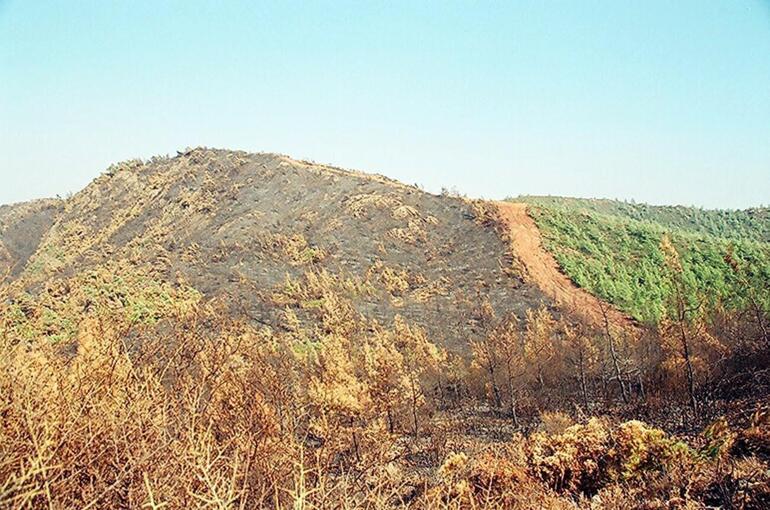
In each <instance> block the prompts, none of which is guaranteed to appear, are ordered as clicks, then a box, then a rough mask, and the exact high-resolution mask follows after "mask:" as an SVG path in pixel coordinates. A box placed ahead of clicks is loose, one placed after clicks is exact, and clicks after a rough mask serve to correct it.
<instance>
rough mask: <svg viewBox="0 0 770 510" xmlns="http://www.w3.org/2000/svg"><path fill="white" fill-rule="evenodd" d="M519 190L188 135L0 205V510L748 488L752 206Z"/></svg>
mask: <svg viewBox="0 0 770 510" xmlns="http://www.w3.org/2000/svg"><path fill="white" fill-rule="evenodd" d="M532 202H533V203H524V202H516V203H511V202H488V201H482V200H468V199H465V198H460V197H455V196H450V195H448V194H442V195H432V194H429V193H425V192H423V191H421V190H420V189H418V188H416V187H412V186H406V185H403V184H401V183H398V182H396V181H393V180H390V179H387V178H385V177H382V176H378V175H371V174H364V173H361V172H356V171H350V170H343V169H339V168H335V167H331V166H325V165H318V164H315V163H310V162H305V161H297V160H293V159H291V158H289V157H286V156H282V155H278V154H248V153H244V152H234V151H226V150H213V149H205V148H199V149H193V150H186V151H184V152H181V153H178V154H177V156H175V157H171V158H169V157H156V158H152V159H151V160H149V161H139V160H136V161H127V162H124V163H119V164H116V165H113V166H111V167H110V168H108V169H107V171H106V172H105V173H104V174H103V175H101V176H100V177H98V178H97V179H95V180H94V181H93V182H92V183H91V184H89V185H88V186H87V187H86V188H85V189H83V190H82V191H81V192H79V193H77V194H75V195H74V196H72V197H70V198H68V199H67V200H65V201H63V202H62V201H37V202H30V203H25V204H16V205H12V206H6V207H2V208H0V243H1V244H0V246H2V257H0V263H2V266H0V268H2V269H4V276H5V278H4V280H3V282H2V284H0V417H1V418H2V419H0V508H25V509H26V508H31V509H36V508H49V509H50V508H55V509H60V508H61V509H65V508H152V509H159V508H212V509H214V508H216V509H220V510H224V509H227V510H236V509H242V508H277V509H290V508H291V509H298V508H302V509H308V510H309V509H318V510H326V509H328V508H350V509H354V508H372V509H389V508H415V509H426V510H427V509H431V510H434V509H440V510H450V509H452V510H455V509H456V510H460V509H466V508H479V509H482V508H501V509H502V508H505V509H522V510H530V509H532V508H542V509H548V510H550V509H559V510H562V509H565V510H566V509H570V510H581V509H584V510H589V509H590V510H601V509H607V510H614V509H617V508H629V509H653V508H655V509H663V508H687V509H704V510H705V509H706V508H741V509H745V510H748V509H765V508H768V506H769V505H770V471H768V462H770V398H769V396H770V371H769V370H768V368H767V367H768V365H769V364H770V358H769V356H770V349H768V346H769V345H770V339H769V338H768V335H767V329H768V327H767V325H768V324H770V322H769V321H768V318H769V317H770V301H769V300H768V294H770V293H769V292H768V289H767V285H766V284H767V281H768V276H770V272H768V268H767V261H768V259H769V258H770V257H768V252H767V249H768V246H767V243H766V242H763V241H760V240H758V239H760V238H761V235H764V234H760V232H764V230H762V228H764V227H763V226H762V225H758V226H757V225H754V224H753V223H751V224H749V223H746V224H745V225H744V227H745V228H743V229H742V230H740V233H739V234H737V235H735V236H732V237H730V238H728V237H727V236H725V237H717V236H716V235H713V234H711V233H708V232H706V230H708V229H712V230H713V232H714V233H718V232H720V231H721V230H720V229H723V227H719V228H716V227H713V226H712V225H711V223H710V221H706V220H703V219H700V218H699V217H698V216H697V214H696V215H695V216H694V217H693V218H694V219H692V221H690V223H687V224H677V225H679V226H676V227H675V226H673V225H674V223H676V222H677V221H679V220H678V219H676V218H675V217H674V216H676V215H672V214H670V213H669V212H665V214H664V213H663V212H661V211H658V210H657V209H656V210H655V211H653V212H652V213H650V215H649V217H647V216H645V217H643V218H642V219H635V218H633V217H631V216H632V213H631V212H629V211H628V210H626V209H625V208H624V207H623V206H620V205H618V204H605V203H603V202H602V203H601V204H602V205H601V210H599V206H591V207H587V208H582V207H578V205H579V204H580V202H579V201H573V200H569V201H566V202H564V203H561V202H560V203H558V204H550V205H549V204H548V203H546V202H538V203H537V204H535V203H534V202H536V200H534V199H532ZM640 210H641V209H640ZM634 211H637V212H638V210H636V209H634ZM633 214H637V213H636V212H634V213H633ZM639 214H641V213H639ZM676 214H679V213H676ZM688 214H689V213H688ZM678 217H679V216H677V218H678ZM681 217H682V218H683V217H687V215H686V214H682V215H681ZM709 217H711V216H709ZM658 220H660V221H658ZM741 221H742V220H741ZM712 230H709V232H711V231H712ZM752 236H753V237H752ZM669 241H670V242H669ZM662 268H666V269H665V272H664V271H663V270H662ZM602 298H605V299H606V300H607V301H609V303H608V302H607V301H604V300H603V299H602ZM612 304H614V305H616V306H612ZM641 420H643V421H641Z"/></svg>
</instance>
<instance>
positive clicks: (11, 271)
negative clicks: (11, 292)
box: [0, 200, 64, 277]
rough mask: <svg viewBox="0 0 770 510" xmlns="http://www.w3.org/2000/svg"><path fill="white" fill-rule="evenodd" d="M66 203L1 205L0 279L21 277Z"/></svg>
mask: <svg viewBox="0 0 770 510" xmlns="http://www.w3.org/2000/svg"><path fill="white" fill-rule="evenodd" d="M63 207H64V204H63V202H62V201H60V200H34V201H32V202H23V203H18V204H11V205H0V276H5V275H6V274H7V275H8V276H10V277H16V276H18V275H19V274H20V273H21V272H22V270H23V269H24V266H25V265H26V264H27V261H28V260H29V258H30V257H31V256H32V254H33V253H34V252H35V251H36V250H37V248H38V246H39V245H40V241H41V239H42V238H43V236H44V235H45V233H46V232H48V229H50V228H51V226H52V225H53V223H54V221H55V220H56V217H57V215H58V214H59V213H60V212H61V210H62V208H63Z"/></svg>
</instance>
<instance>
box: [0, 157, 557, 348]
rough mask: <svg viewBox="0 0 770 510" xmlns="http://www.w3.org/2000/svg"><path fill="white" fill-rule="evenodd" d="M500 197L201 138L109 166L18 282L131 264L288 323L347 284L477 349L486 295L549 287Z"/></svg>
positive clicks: (371, 315) (358, 303) (351, 293)
mask: <svg viewBox="0 0 770 510" xmlns="http://www.w3.org/2000/svg"><path fill="white" fill-rule="evenodd" d="M29 207H31V206H29ZM39 208H40V206H37V209H39ZM37 209H35V210H37ZM47 210H48V209H47ZM50 211H52V212H53V209H50ZM57 211H58V210H57ZM492 211H493V209H490V208H487V209H485V208H484V206H483V205H481V204H480V203H474V202H471V201H467V200H462V199H459V198H453V197H449V196H435V195H431V194H428V193H425V192H423V191H420V190H419V189H417V188H414V187H410V186H405V185H402V184H400V183H397V182H395V181H392V180H389V179H386V178H383V177H380V176H372V175H366V174H362V173H358V172H351V171H345V170H341V169H338V168H332V167H328V166H322V165H316V164H312V163H307V162H301V161H296V160H292V159H290V158H288V157H285V156H280V155H276V154H247V153H243V152H229V151H221V150H208V149H196V150H191V151H188V152H185V153H184V154H180V155H179V156H177V157H174V158H155V159H153V160H151V161H148V162H139V161H129V162H126V163H122V164H118V165H114V166H113V167H111V168H110V169H108V170H107V171H106V172H105V173H104V174H103V175H102V176H100V177H99V178H97V179H96V180H95V181H94V182H93V183H91V184H90V185H89V186H87V187H86V188H85V189H84V190H83V191H81V192H79V193H77V194H76V195H74V196H73V197H72V198H71V199H69V200H68V201H67V202H66V203H65V204H64V205H63V210H62V211H61V212H60V213H59V214H58V215H57V216H56V221H55V223H53V225H52V226H50V229H49V230H48V231H47V232H46V233H45V235H44V236H43V237H42V240H41V241H40V244H39V246H37V247H36V248H37V249H36V250H35V252H34V254H32V255H31V256H30V255H29V253H28V252H30V251H31V248H33V245H32V243H30V244H29V245H28V246H27V247H26V248H27V249H26V251H25V252H24V253H23V257H21V255H20V257H21V258H20V260H22V259H24V260H26V258H29V261H28V263H27V264H26V267H25V269H24V270H23V271H21V272H19V271H18V267H19V266H17V270H16V271H15V272H14V275H15V277H16V280H15V281H14V288H17V289H24V290H26V291H28V292H30V293H32V294H36V293H39V292H40V291H41V290H44V289H45V288H46V286H48V287H50V286H51V283H52V282H53V281H56V280H61V279H67V278H74V277H76V276H77V275H82V274H85V273H87V272H89V271H94V270H98V269H100V268H101V269H105V268H118V267H119V268H120V270H119V271H114V270H112V269H110V270H109V271H108V272H117V273H119V274H120V275H121V277H122V278H123V279H124V280H126V279H128V275H129V274H135V275H138V276H137V278H139V279H138V280H137V282H139V281H143V280H148V281H151V282H154V284H164V285H165V284H172V285H175V286H179V285H186V286H189V287H191V288H192V289H195V290H196V291H197V292H199V293H201V294H202V296H203V297H204V298H205V299H207V300H208V299H219V300H221V301H224V302H226V303H227V304H228V306H229V308H230V310H231V311H232V313H236V314H245V315H246V316H247V317H249V318H251V319H252V320H254V321H256V322H257V323H260V324H264V325H269V326H271V327H273V328H285V327H287V325H286V323H285V321H286V320H287V319H286V310H287V309H288V310H290V311H291V312H292V316H294V315H296V317H297V319H298V320H300V321H301V322H302V323H305V324H314V323H315V321H316V320H317V319H318V317H319V316H320V314H322V313H323V304H324V299H326V297H325V295H327V294H329V293H335V294H339V295H341V296H344V297H345V299H350V301H351V303H352V304H353V306H354V308H355V312H356V313H358V314H361V315H362V316H364V317H366V318H367V319H371V320H376V321H378V322H380V323H384V324H390V323H392V322H393V320H394V318H395V316H396V315H400V316H402V317H404V318H406V319H408V320H409V321H411V322H414V323H415V324H418V325H420V326H421V327H423V328H425V329H426V330H427V331H428V332H429V334H430V336H431V338H433V339H435V341H437V342H438V343H440V344H441V345H445V346H449V347H451V348H452V349H455V350H464V349H465V350H467V345H468V343H469V340H470V337H471V336H472V335H474V334H475V333H474V332H475V330H476V327H477V325H476V323H474V322H473V320H472V310H473V309H474V307H476V305H477V303H478V302H479V301H480V300H482V299H483V300H488V301H489V303H490V304H491V305H492V307H493V308H494V309H495V310H496V311H497V312H499V313H501V314H502V313H510V312H514V313H516V314H518V316H519V317H520V318H522V319H523V317H524V314H525V312H526V310H527V309H529V308H532V307H536V306H538V305H539V304H540V303H541V302H546V301H547V299H545V298H544V296H543V294H542V293H541V292H540V291H539V290H538V289H537V287H535V286H533V285H529V284H527V283H525V282H524V281H523V280H522V279H521V278H520V276H519V275H517V274H516V273H515V271H514V264H513V257H512V255H511V253H510V249H509V247H508V246H507V244H506V242H505V241H504V239H503V238H502V237H501V235H500V232H499V231H498V230H497V229H496V224H495V220H494V217H493V216H491V214H492ZM45 219H46V220H48V221H49V223H50V221H51V219H52V215H51V214H49V215H47V216H45ZM30 221H31V220H30ZM38 223H40V224H41V227H42V226H48V225H42V221H39V222H38ZM40 232H42V230H35V233H37V234H38V237H39V234H40ZM12 233H13V232H11V231H9V234H12ZM12 241H13V238H9V243H10V242H12ZM137 285H138V286H140V287H147V285H148V284H143V285H140V284H139V283H137ZM327 297H328V296H327ZM479 327H482V328H483V325H480V326H479ZM57 334H58V333H57Z"/></svg>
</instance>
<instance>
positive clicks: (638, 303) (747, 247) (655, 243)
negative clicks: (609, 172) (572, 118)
mask: <svg viewBox="0 0 770 510" xmlns="http://www.w3.org/2000/svg"><path fill="white" fill-rule="evenodd" d="M511 200H512V201H516V202H525V203H527V204H529V205H530V207H529V213H530V215H531V216H532V217H533V219H534V220H535V222H536V223H537V226H538V228H539V229H540V231H541V232H542V235H543V237H544V239H545V245H546V247H547V249H548V250H549V251H551V252H552V253H553V255H554V256H555V257H556V259H557V260H558V262H559V265H560V266H561V268H562V270H563V271H564V272H565V273H566V274H567V275H568V276H569V277H570V278H571V279H572V280H573V281H574V282H575V283H577V284H578V285H579V286H581V287H583V288H585V289H586V290H588V291H590V292H592V293H594V294H595V295H597V296H599V297H601V298H603V299H605V300H607V301H609V302H611V303H613V304H615V305H617V306H618V307H619V308H621V309H622V310H624V311H626V312H627V313H629V314H631V315H632V316H634V317H635V318H637V319H638V320H641V321H644V322H648V323H654V322H656V321H657V320H659V319H660V318H661V316H662V315H663V313H664V306H665V300H666V296H667V295H668V294H669V292H668V285H667V282H666V281H665V278H664V275H663V271H662V265H663V254H662V252H661V250H660V243H661V240H662V238H663V236H668V237H669V238H671V240H672V242H673V243H674V245H675V246H676V247H677V248H678V250H679V251H680V254H681V256H682V262H683V265H684V269H685V272H686V275H687V278H688V281H689V282H690V286H689V287H690V289H691V290H692V292H693V296H691V297H692V299H693V300H697V299H699V298H698V297H696V294H698V295H701V297H704V296H708V297H709V298H710V299H712V300H717V299H719V300H725V304H726V305H727V306H730V304H731V303H730V301H731V300H733V301H734V300H741V299H745V297H746V296H745V292H747V290H744V291H743V292H739V291H738V290H737V289H736V288H737V287H739V286H743V283H741V281H743V280H745V281H746V282H748V284H749V285H750V289H749V290H750V291H751V292H754V293H755V294H757V295H758V296H759V297H760V298H761V299H765V300H768V299H770V291H769V290H768V282H770V244H769V243H768V239H770V213H768V209H766V208H760V209H750V210H745V211H709V210H702V209H697V208H691V207H678V206H677V207H660V206H649V205H645V204H629V203H625V202H618V201H613V200H594V199H577V198H562V197H531V196H524V197H518V198H515V199H511ZM728 253H730V254H732V256H734V257H735V259H736V260H737V261H738V263H739V266H740V268H741V272H742V274H736V272H735V268H734V267H733V266H731V265H730V264H729V263H728V261H726V256H727V255H728ZM739 280H740V281H739ZM735 304H736V305H739V303H735Z"/></svg>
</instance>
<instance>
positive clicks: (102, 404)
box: [0, 272, 770, 509]
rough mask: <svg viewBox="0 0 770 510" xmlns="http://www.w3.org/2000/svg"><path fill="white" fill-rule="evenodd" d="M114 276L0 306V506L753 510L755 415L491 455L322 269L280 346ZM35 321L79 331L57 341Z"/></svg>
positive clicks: (549, 431) (429, 379) (417, 351)
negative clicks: (309, 303)
mask: <svg viewBox="0 0 770 510" xmlns="http://www.w3.org/2000/svg"><path fill="white" fill-rule="evenodd" d="M118 280H119V281H116V279H115V278H110V277H109V275H108V274H94V275H90V276H89V277H88V278H85V279H82V278H81V279H77V278H75V279H72V280H68V281H62V282H60V285H58V286H51V287H50V288H49V289H47V290H46V293H45V294H44V295H43V298H41V299H42V301H36V300H34V299H32V298H28V299H27V301H26V302H25V303H21V304H20V303H18V302H15V303H14V304H13V305H10V306H8V305H4V306H3V307H2V314H0V317H1V318H2V322H0V326H1V327H2V334H1V335H0V416H2V418H3V419H2V421H1V422H0V507H3V508H6V507H7V508H53V509H60V508H61V509H64V508H150V509H158V508H218V509H235V508H287V509H288V508H294V509H297V508H302V509H316V508H317V509H321V508H375V509H376V508H393V507H413V508H429V509H432V508H436V509H455V508H456V509H460V508H551V509H559V508H618V507H628V508H704V507H705V505H706V504H712V503H714V502H716V503H717V504H725V502H729V503H730V504H731V505H733V506H732V507H733V508H763V505H766V504H768V502H770V489H769V488H768V480H769V477H768V473H767V469H768V467H767V464H766V462H764V461H762V460H761V459H762V458H763V457H762V455H763V452H765V453H766V452H767V448H768V444H769V438H768V434H767V430H768V428H767V416H766V414H764V413H762V412H758V413H756V414H755V416H754V417H753V419H752V420H751V423H750V424H749V425H748V427H747V428H746V429H744V430H732V429H731V428H730V427H729V425H728V424H727V422H724V421H722V422H718V423H716V424H714V425H713V426H712V427H710V428H709V429H708V430H707V431H706V433H705V435H704V436H703V438H702V439H701V440H697V441H695V442H694V443H693V445H687V444H685V443H683V442H681V441H678V440H676V439H674V438H671V437H670V436H668V435H667V434H665V433H664V432H663V431H661V430H658V429H655V428H652V427H649V426H647V425H645V424H643V423H641V422H636V421H631V422H626V423H621V424H613V423H612V422H610V421H607V420H603V419H597V418H593V419H590V420H588V421H587V422H584V423H577V424H573V423H572V421H571V419H570V418H569V417H567V416H566V415H564V414H561V413H555V412H552V413H545V414H544V415H543V427H542V431H540V432H536V433H534V434H532V435H531V436H529V437H524V436H521V435H519V434H514V435H512V436H508V438H507V439H504V440H502V441H499V440H496V441H494V442H491V443H490V442H488V440H486V439H484V438H483V437H478V436H474V435H468V434H467V432H466V430H465V429H464V427H466V426H467V421H468V420H467V419H465V418H457V419H455V418H452V416H453V412H452V411H450V412H439V413H437V412H436V407H437V406H438V405H439V404H440V401H439V397H438V395H437V392H436V388H437V387H438V386H437V384H439V385H443V386H444V388H447V387H448V386H449V385H450V383H451V381H450V378H449V375H450V374H449V373H447V374H444V375H442V374H441V367H442V366H445V365H448V362H447V361H445V356H446V355H445V354H444V353H443V352H442V351H441V350H440V349H438V348H437V347H436V346H435V345H433V344H432V343H431V342H430V341H429V340H428V339H427V338H426V336H425V334H424V332H423V331H421V330H420V329H419V328H415V327H414V326H413V325H410V324H408V323H407V322H406V321H404V320H403V319H400V318H399V319H398V320H397V321H396V323H395V324H394V325H393V326H392V327H390V328H386V327H383V326H380V325H377V324H371V323H369V322H368V321H366V320H364V319H363V318H362V317H360V316H357V315H356V314H354V313H352V311H351V309H350V307H349V304H348V303H347V302H346V301H345V299H344V297H342V296H341V295H340V294H338V293H337V292H339V291H340V289H342V288H344V286H345V284H344V283H343V282H341V281H339V280H337V279H335V278H333V277H331V276H330V275H328V274H324V273H313V272H309V273H307V275H306V278H305V279H304V280H303V281H302V282H301V284H299V288H298V289H295V291H296V292H297V293H298V294H297V295H296V296H295V299H296V300H297V302H303V300H307V299H309V298H312V297H313V296H314V295H315V294H314V293H320V294H321V295H322V296H323V298H322V299H323V302H322V303H321V304H320V305H319V307H318V308H317V309H316V311H317V313H318V327H317V328H316V329H315V330H312V331H311V330H306V329H303V328H302V326H301V325H300V323H299V322H298V321H296V320H294V321H293V320H292V319H291V315H292V314H293V313H294V312H293V308H291V307H289V308H287V312H286V313H287V315H286V321H285V326H286V328H285V329H286V331H283V332H274V331H272V330H270V329H268V328H264V329H255V328H254V327H252V326H249V325H247V324H244V323H240V322H237V321H234V320H231V319H228V318H227V317H228V315H227V311H226V310H225V309H224V308H219V307H217V306H216V305H213V304H208V305H205V304H202V303H201V302H199V301H196V300H195V299H192V298H191V294H189V293H188V292H186V291H184V289H176V290H174V289H155V290H153V287H152V286H151V285H148V282H147V281H146V280H143V279H142V278H140V276H139V275H135V276H133V277H123V278H120V279H118ZM335 289H336V290H337V292H335ZM139 290H141V292H139ZM193 295H194V294H193ZM0 297H2V298H3V299H2V302H3V303H5V302H7V301H8V300H7V299H6V298H5V297H3V296H0ZM86 303H88V306H85V305H86ZM84 308H85V309H84ZM45 309H49V310H54V311H55V312H56V317H58V319H59V321H60V322H61V321H64V319H67V318H70V317H78V318H79V320H77V321H74V326H71V325H69V326H67V328H70V329H69V330H66V331H65V329H66V328H64V326H62V324H61V323H60V322H56V321H54V322H51V321H50V320H49V321H46V320H42V319H41V317H43V316H45V313H43V310H45ZM68 314H75V315H68ZM149 318H151V319H152V320H146V319H149ZM140 319H141V320H140ZM57 324H58V326H57ZM57 327H61V328H64V329H62V331H58V330H57V331H58V332H55V331H54V329H56V328H57ZM52 328H53V329H52ZM45 331H49V333H51V334H47V335H46V334H44V333H45ZM67 331H70V333H71V334H65V333H66V332H67ZM453 363H454V361H453ZM463 377H465V376H463ZM442 398H443V397H442ZM480 423H482V424H483V423H484V420H483V419H481V420H480ZM699 445H700V446H699ZM452 450H454V451H455V452H456V453H447V452H450V451H452ZM421 459H422V460H421Z"/></svg>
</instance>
